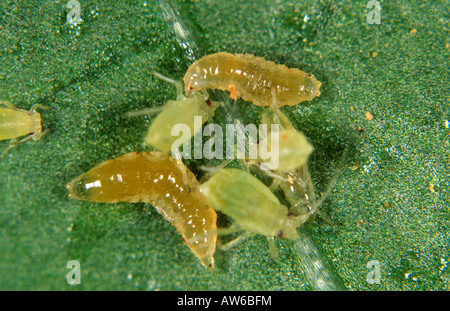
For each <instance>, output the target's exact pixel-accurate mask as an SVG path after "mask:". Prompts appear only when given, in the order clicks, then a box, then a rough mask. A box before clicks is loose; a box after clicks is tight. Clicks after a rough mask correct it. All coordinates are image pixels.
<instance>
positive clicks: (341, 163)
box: [311, 146, 348, 225]
mask: <svg viewBox="0 0 450 311" xmlns="http://www.w3.org/2000/svg"><path fill="white" fill-rule="evenodd" d="M347 150H348V146H347V147H346V149H345V150H344V154H343V155H342V157H341V160H340V161H339V164H338V168H337V169H336V172H335V173H334V176H333V178H331V180H330V182H329V183H328V186H327V189H326V190H325V192H324V194H323V195H322V196H321V197H320V199H319V200H317V201H314V203H313V206H312V208H311V213H317V214H318V215H319V216H320V217H322V218H323V219H324V220H325V221H327V222H328V223H330V224H332V225H336V222H334V221H333V220H332V219H330V218H329V217H328V216H326V215H325V214H323V213H321V212H320V211H319V207H320V205H322V203H323V201H325V200H326V199H327V198H328V197H329V196H330V194H331V191H332V190H333V188H334V186H335V185H336V182H337V179H338V178H339V176H340V175H341V172H342V167H343V166H344V159H345V155H346V153H347Z"/></svg>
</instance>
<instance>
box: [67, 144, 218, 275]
mask: <svg viewBox="0 0 450 311" xmlns="http://www.w3.org/2000/svg"><path fill="white" fill-rule="evenodd" d="M184 171H185V172H186V173H187V174H186V177H187V180H186V182H187V184H188V187H189V188H190V191H187V189H186V188H185V185H184V182H181V181H182V180H183V179H184V176H183V174H184V173H183V168H180V167H179V163H178V162H177V161H176V160H175V159H174V158H173V157H171V156H169V155H167V154H164V153H161V152H157V151H152V152H141V153H136V152H132V153H128V154H125V155H123V156H121V157H119V158H116V159H113V160H108V161H105V162H103V163H101V164H99V165H98V166H96V167H94V168H93V169H91V170H89V171H88V172H86V173H84V174H82V175H81V176H79V177H77V178H75V179H74V180H72V181H71V182H70V183H69V184H68V185H67V189H69V197H70V198H75V199H80V200H86V201H91V202H102V203H117V202H145V203H150V204H152V205H153V206H154V207H155V208H156V209H157V211H158V212H159V213H160V214H162V215H163V216H164V218H165V219H167V220H168V221H170V222H171V223H172V224H173V225H174V226H175V227H176V228H177V229H178V231H179V232H180V233H181V235H182V236H183V239H184V241H185V243H186V244H187V246H188V247H189V248H190V249H191V251H192V252H193V253H194V254H195V255H196V256H197V257H198V258H199V259H200V261H201V262H202V264H203V265H204V266H206V267H209V268H213V267H214V258H213V254H214V251H215V248H216V238H217V226H216V218H217V215H216V212H215V211H214V210H213V209H212V208H211V207H209V206H208V204H207V202H206V199H205V197H204V196H203V195H202V194H201V193H200V191H199V182H198V181H197V179H196V178H195V176H194V174H193V173H192V172H191V171H190V170H189V169H188V168H187V167H184Z"/></svg>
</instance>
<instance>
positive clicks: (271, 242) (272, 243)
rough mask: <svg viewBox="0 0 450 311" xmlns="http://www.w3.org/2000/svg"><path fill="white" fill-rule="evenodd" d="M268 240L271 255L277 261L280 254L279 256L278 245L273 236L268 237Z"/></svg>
mask: <svg viewBox="0 0 450 311" xmlns="http://www.w3.org/2000/svg"><path fill="white" fill-rule="evenodd" d="M267 241H268V242H269V251H270V257H272V260H273V261H277V260H278V258H279V256H278V250H277V247H276V246H275V241H274V239H273V236H271V237H267Z"/></svg>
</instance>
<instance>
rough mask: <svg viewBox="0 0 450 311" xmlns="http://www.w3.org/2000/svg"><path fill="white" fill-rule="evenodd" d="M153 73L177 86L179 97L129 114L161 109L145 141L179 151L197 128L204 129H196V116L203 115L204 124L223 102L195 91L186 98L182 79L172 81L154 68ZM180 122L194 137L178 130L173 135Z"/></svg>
mask: <svg viewBox="0 0 450 311" xmlns="http://www.w3.org/2000/svg"><path fill="white" fill-rule="evenodd" d="M152 74H153V75H154V76H156V77H157V78H159V79H161V80H164V81H166V82H169V83H172V84H173V85H175V86H176V88H177V99H176V100H169V101H168V102H167V103H166V104H165V105H164V106H163V107H161V108H156V109H144V110H140V111H137V112H129V113H127V116H136V115H142V114H148V113H153V112H159V114H158V116H157V117H156V118H155V119H154V120H153V122H152V124H151V125H150V127H149V129H148V132H147V135H146V136H145V138H144V142H145V144H146V145H149V146H153V147H155V148H156V149H158V150H160V151H162V152H165V153H169V152H170V151H177V150H178V148H179V147H180V146H181V145H182V144H183V143H184V142H186V141H189V140H190V139H191V138H192V137H193V136H194V135H195V133H196V132H197V131H199V130H201V128H194V117H198V116H201V117H202V123H205V122H206V121H208V120H209V119H211V118H212V117H213V116H214V112H215V110H216V109H217V108H218V107H219V106H220V102H216V101H211V100H209V99H208V94H207V93H206V92H195V93H193V94H192V95H190V96H189V97H186V96H184V95H183V86H182V85H181V82H180V81H176V80H172V79H170V78H168V77H165V76H163V75H161V74H159V73H157V72H154V71H153V72H152ZM177 124H183V125H187V127H188V128H189V129H190V134H191V136H188V135H183V136H182V137H179V136H177V135H178V133H177V135H174V136H172V129H174V127H175V126H176V125H177ZM175 157H176V155H175Z"/></svg>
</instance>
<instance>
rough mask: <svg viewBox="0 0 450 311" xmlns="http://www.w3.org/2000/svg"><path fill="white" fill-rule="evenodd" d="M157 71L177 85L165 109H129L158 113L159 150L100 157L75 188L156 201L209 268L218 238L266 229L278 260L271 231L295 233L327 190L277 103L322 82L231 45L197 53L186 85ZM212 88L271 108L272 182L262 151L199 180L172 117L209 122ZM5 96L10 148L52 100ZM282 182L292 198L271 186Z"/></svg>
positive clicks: (303, 96)
mask: <svg viewBox="0 0 450 311" xmlns="http://www.w3.org/2000/svg"><path fill="white" fill-rule="evenodd" d="M153 74H154V75H155V76H156V77H158V78H160V79H162V80H164V81H166V82H169V83H172V84H174V85H175V87H176V89H177V98H176V100H170V101H168V102H167V103H166V104H165V105H164V106H163V107H161V108H156V109H155V108H153V109H147V110H143V111H138V112H129V113H128V114H127V115H128V116H135V115H141V114H149V113H154V112H157V113H158V115H157V117H156V118H154V120H153V122H152V124H151V125H150V127H149V130H148V132H147V134H146V136H145V139H144V143H145V144H146V145H148V146H150V147H152V148H154V149H157V150H158V151H150V152H140V153H137V152H132V153H127V154H125V155H123V156H121V157H118V158H116V159H112V160H108V161H105V162H103V163H101V164H99V165H97V166H96V167H94V168H92V169H91V170H89V171H88V172H85V173H84V174H82V175H80V176H78V177H77V178H75V179H74V180H72V181H71V182H70V183H68V184H67V189H68V190H69V197H70V198H74V199H80V200H86V201H91V202H103V203H116V202H132V203H134V202H146V203H150V204H152V205H153V206H154V207H155V208H156V209H157V211H158V212H159V213H160V214H162V215H163V217H164V218H165V219H167V220H168V221H170V222H171V223H172V224H173V225H174V226H175V227H176V228H177V230H178V231H179V233H180V234H181V235H182V237H183V240H184V242H185V243H186V245H187V246H188V247H189V248H190V250H191V251H192V252H193V253H194V254H195V256H196V257H198V258H199V259H200V261H201V263H202V264H203V265H204V266H206V267H208V268H211V269H213V268H214V257H213V256H214V252H215V250H216V244H218V245H220V247H221V248H222V249H225V250H226V249H229V248H231V247H233V246H234V245H236V244H238V243H239V242H240V241H242V240H243V239H245V238H246V237H248V236H251V235H254V234H261V235H264V236H265V237H267V240H268V242H269V250H270V253H271V256H272V258H274V259H276V258H277V257H278V252H277V250H276V247H275V243H274V237H278V238H286V239H295V238H296V237H297V233H296V229H297V227H298V226H300V225H301V224H303V223H305V222H306V221H307V220H308V219H310V217H311V216H313V215H314V214H316V213H318V207H319V205H320V204H321V202H322V201H323V199H324V198H325V196H322V198H321V199H319V200H316V198H315V195H314V189H313V185H312V181H311V178H310V175H309V172H308V168H307V160H308V157H309V155H310V154H311V152H312V151H313V147H312V146H311V144H310V143H309V142H308V140H307V138H306V137H305V135H304V134H303V133H301V132H299V131H297V130H296V129H295V128H294V126H293V125H292V124H291V122H290V121H289V120H288V118H287V117H286V116H285V115H284V114H283V113H282V112H281V111H280V110H279V109H278V108H279V107H282V106H285V105H288V106H293V105H297V104H298V103H300V102H302V101H310V100H312V99H313V98H314V97H316V96H319V95H320V86H321V83H320V82H319V81H318V80H317V79H316V78H315V77H314V76H313V75H311V74H307V73H305V72H303V71H300V70H299V69H289V68H287V67H286V66H284V65H277V64H275V63H273V62H270V61H266V60H264V58H261V57H256V56H253V55H249V54H230V53H225V52H220V53H216V54H212V55H207V56H205V57H203V58H201V59H199V60H198V61H196V62H194V63H193V64H192V65H191V66H190V67H189V68H188V70H187V72H186V74H185V76H184V79H183V81H184V87H183V83H182V82H181V81H175V80H172V79H170V78H167V77H165V76H162V75H161V74H159V73H157V72H153ZM208 89H219V90H225V91H229V93H230V98H231V99H233V100H235V102H236V100H237V99H238V98H242V99H243V100H244V101H247V102H251V103H253V104H254V105H257V106H267V107H268V109H267V111H266V112H264V113H263V115H262V118H261V122H262V123H264V124H267V125H268V127H269V129H271V126H272V127H273V125H274V124H276V125H278V126H277V128H279V129H280V130H279V133H278V135H279V155H278V157H279V165H278V168H277V169H274V170H270V171H267V170H262V171H261V172H264V173H266V174H267V175H269V176H270V177H272V184H271V185H270V186H266V185H265V184H264V183H263V182H261V181H260V180H259V179H258V178H256V177H255V176H254V175H252V174H251V170H250V168H251V167H256V168H258V167H260V165H261V162H262V160H258V159H256V160H255V159H246V160H243V161H242V162H243V169H236V168H226V165H227V164H228V163H229V162H230V161H224V162H223V163H222V164H221V165H220V166H219V167H217V168H214V169H211V170H210V171H212V173H211V174H212V176H210V175H211V174H210V175H208V174H207V177H209V178H206V177H204V178H202V181H203V179H206V181H203V182H200V181H198V180H197V178H196V177H195V175H194V174H193V173H192V172H191V171H190V170H189V168H188V167H187V166H186V165H185V164H184V163H183V161H182V159H181V156H180V152H179V150H178V148H179V147H180V145H181V143H183V141H180V140H179V139H178V137H176V136H172V135H171V129H172V128H173V126H174V125H175V124H180V123H183V124H187V125H188V126H189V127H190V128H191V133H192V135H194V134H195V132H196V131H198V130H199V129H194V117H195V116H202V120H204V122H207V121H208V120H210V119H211V118H212V117H213V116H214V113H215V111H216V109H218V108H219V107H220V106H221V105H222V103H221V102H216V101H212V100H210V99H209V96H208V93H207V92H206V91H207V90H208ZM184 94H186V95H184ZM2 104H3V106H4V108H0V139H2V140H3V139H16V140H14V141H13V142H12V143H11V144H10V146H9V147H8V150H9V149H11V148H12V147H13V146H15V145H16V144H17V143H18V142H23V141H25V140H28V139H30V138H32V139H35V140H37V139H39V138H40V137H41V136H42V135H43V134H44V133H45V132H46V131H44V132H42V128H41V124H40V115H39V113H37V112H36V111H35V110H36V108H45V107H39V106H38V107H33V108H32V109H31V111H30V112H27V111H23V110H19V109H16V108H14V107H12V106H10V105H9V104H6V103H2ZM29 133H31V134H30V135H29V136H27V137H26V138H24V139H22V140H20V141H18V140H17V138H18V137H21V136H24V135H26V134H29ZM191 137H192V136H191ZM187 139H188V140H189V139H190V138H187ZM175 141H176V142H177V143H179V145H176V144H174V143H175ZM269 144H270V142H269ZM170 153H171V154H170ZM278 187H279V188H280V189H281V191H282V192H283V193H284V196H285V198H286V200H287V202H289V204H290V206H289V207H287V206H285V205H283V204H282V203H280V201H279V199H278V198H277V197H276V196H275V195H274V194H273V191H275V190H276V189H277V188H278ZM243 189H245V191H243ZM216 211H220V212H222V213H223V214H225V215H227V216H229V217H230V218H232V219H233V220H234V222H233V223H232V225H231V226H229V227H227V228H217V214H216ZM240 231H243V233H242V234H241V235H239V236H238V237H237V238H235V239H234V240H232V241H230V242H228V243H227V244H223V245H222V244H220V243H218V242H219V240H218V235H219V236H220V235H225V234H230V233H235V232H240Z"/></svg>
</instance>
